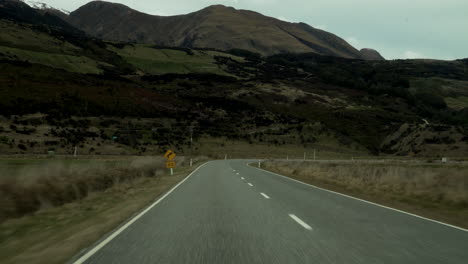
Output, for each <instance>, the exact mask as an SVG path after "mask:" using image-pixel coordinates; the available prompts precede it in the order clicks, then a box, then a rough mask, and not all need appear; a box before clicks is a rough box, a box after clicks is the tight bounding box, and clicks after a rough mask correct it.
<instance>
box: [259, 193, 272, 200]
mask: <svg viewBox="0 0 468 264" xmlns="http://www.w3.org/2000/svg"><path fill="white" fill-rule="evenodd" d="M260 194H261V195H262V196H263V197H265V199H270V196H268V195H266V194H264V193H260Z"/></svg>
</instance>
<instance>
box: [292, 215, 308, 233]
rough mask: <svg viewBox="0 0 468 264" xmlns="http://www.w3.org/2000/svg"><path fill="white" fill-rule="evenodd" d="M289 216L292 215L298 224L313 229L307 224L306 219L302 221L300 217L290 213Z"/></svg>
mask: <svg viewBox="0 0 468 264" xmlns="http://www.w3.org/2000/svg"><path fill="white" fill-rule="evenodd" d="M289 217H291V218H292V219H293V220H294V221H296V222H297V223H298V224H300V225H301V226H302V227H304V228H305V229H307V230H312V227H310V225H308V224H306V223H305V222H304V221H302V220H301V219H300V218H299V217H297V216H295V215H293V214H289Z"/></svg>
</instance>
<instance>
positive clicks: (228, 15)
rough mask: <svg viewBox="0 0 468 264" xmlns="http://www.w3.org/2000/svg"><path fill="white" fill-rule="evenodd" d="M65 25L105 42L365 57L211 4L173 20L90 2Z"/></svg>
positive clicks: (322, 34)
mask: <svg viewBox="0 0 468 264" xmlns="http://www.w3.org/2000/svg"><path fill="white" fill-rule="evenodd" d="M68 18H69V19H68V20H67V21H68V22H69V23H70V24H72V25H73V26H75V27H77V28H78V29H81V30H83V31H85V32H87V33H88V34H90V35H92V36H94V37H98V38H102V39H104V40H108V41H123V42H136V43H147V44H155V45H160V46H171V47H186V48H216V49H219V50H230V49H233V48H238V49H245V50H249V51H252V52H256V53H259V54H262V55H265V56H268V55H274V54H278V53H307V52H314V53H317V54H320V55H329V56H338V57H344V58H352V59H365V58H366V57H365V56H363V54H361V52H360V51H359V50H357V49H355V48H354V47H352V46H351V45H350V44H349V43H347V42H346V41H345V40H344V39H342V38H340V37H339V36H336V35H334V34H332V33H329V32H326V31H323V30H320V29H316V28H313V27H311V26H309V25H307V24H305V23H291V22H285V21H281V20H278V19H276V18H273V17H268V16H265V15H262V14H260V13H258V12H255V11H250V10H242V9H239V10H238V9H235V8H233V7H228V6H224V5H212V6H208V7H206V8H203V9H201V10H198V11H195V12H192V13H188V14H184V15H175V16H158V15H149V14H145V13H143V12H140V11H137V10H134V9H131V8H130V7H128V6H125V5H123V4H115V3H110V2H106V1H92V2H89V3H87V4H85V5H83V6H82V7H80V8H78V9H77V10H75V11H73V12H71V13H70V15H69V16H68Z"/></svg>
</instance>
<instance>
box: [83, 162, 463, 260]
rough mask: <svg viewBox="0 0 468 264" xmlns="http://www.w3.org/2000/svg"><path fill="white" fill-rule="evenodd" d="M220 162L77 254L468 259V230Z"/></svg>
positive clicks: (109, 256)
mask: <svg viewBox="0 0 468 264" xmlns="http://www.w3.org/2000/svg"><path fill="white" fill-rule="evenodd" d="M246 162H247V161H242V160H227V161H213V162H209V163H207V164H205V165H204V166H203V167H201V168H199V169H198V170H197V171H195V172H194V173H193V174H192V175H191V176H190V177H189V178H187V180H186V181H185V182H183V183H181V184H180V185H179V186H178V187H177V188H175V189H174V191H173V192H171V193H170V194H168V195H167V196H166V197H165V198H164V199H162V200H160V202H159V203H157V204H155V205H154V206H153V207H151V208H149V209H148V210H147V211H146V212H144V213H143V214H142V215H140V216H141V217H139V218H137V219H133V220H132V221H130V222H129V223H127V224H126V225H125V226H123V227H122V228H120V229H119V230H118V231H117V233H114V234H112V235H111V236H110V237H107V238H104V239H103V240H102V241H101V242H99V243H97V244H96V245H94V246H92V247H90V248H89V250H88V251H87V252H84V253H83V254H82V255H81V256H78V257H77V259H76V260H75V263H346V264H350V263H369V264H379V263H399V264H402V263H411V264H415V263H424V264H429V263H434V264H443V263H450V264H452V263H460V264H462V263H463V264H466V263H468V232H467V231H466V230H463V229H457V228H454V227H450V226H447V225H443V224H440V223H436V222H433V221H429V220H426V219H422V218H418V217H415V216H412V215H409V214H405V213H402V212H398V211H395V210H391V209H388V208H384V207H380V206H377V205H374V204H369V203H366V202H363V201H360V200H357V199H352V198H349V197H346V196H342V195H339V194H336V193H332V192H327V191H325V190H321V189H317V188H313V187H311V186H308V185H305V184H301V183H299V182H296V181H293V180H290V179H288V178H285V177H281V176H278V175H274V174H271V173H268V172H265V171H262V170H258V169H256V168H252V167H248V166H247V165H246Z"/></svg>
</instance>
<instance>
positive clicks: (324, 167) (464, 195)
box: [264, 161, 468, 226]
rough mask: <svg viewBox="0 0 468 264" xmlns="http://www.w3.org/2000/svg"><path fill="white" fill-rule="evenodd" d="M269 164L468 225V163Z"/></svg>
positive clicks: (312, 180)
mask: <svg viewBox="0 0 468 264" xmlns="http://www.w3.org/2000/svg"><path fill="white" fill-rule="evenodd" d="M264 168H266V169H268V170H271V171H275V172H278V173H281V174H283V175H287V176H290V177H292V178H296V179H298V180H301V181H304V182H307V183H311V184H315V185H318V186H321V187H325V188H327V189H332V190H335V191H338V192H342V193H347V194H351V195H354V196H358V197H361V198H364V199H367V200H372V201H376V202H379V203H383V204H386V205H390V206H393V207H399V208H400V209H404V210H410V211H412V212H415V213H418V214H422V215H426V216H428V217H432V218H437V219H440V220H444V221H448V222H450V223H453V224H457V225H461V226H468V222H467V221H468V165H463V164H423V163H406V162H385V163H384V162H382V163H375V162H363V161H361V162H346V163H339V162H294V161H292V162H284V161H274V162H273V161H267V162H265V164H264Z"/></svg>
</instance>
